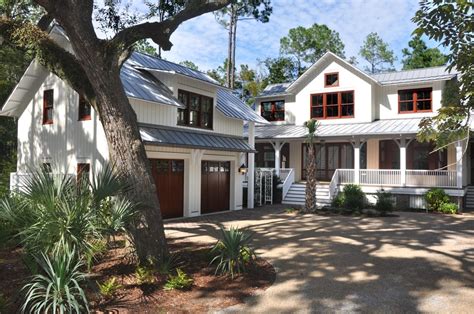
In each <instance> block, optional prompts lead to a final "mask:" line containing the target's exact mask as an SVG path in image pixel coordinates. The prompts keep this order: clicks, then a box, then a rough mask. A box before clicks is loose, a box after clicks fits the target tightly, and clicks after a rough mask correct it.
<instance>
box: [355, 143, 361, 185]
mask: <svg viewBox="0 0 474 314" xmlns="http://www.w3.org/2000/svg"><path fill="white" fill-rule="evenodd" d="M354 183H355V184H359V183H360V143H356V145H354Z"/></svg>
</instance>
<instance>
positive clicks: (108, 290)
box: [97, 277, 123, 299]
mask: <svg viewBox="0 0 474 314" xmlns="http://www.w3.org/2000/svg"><path fill="white" fill-rule="evenodd" d="M97 286H98V287H99V293H100V294H101V295H102V296H103V297H104V298H107V299H109V298H112V297H113V296H114V295H115V294H116V293H117V291H118V290H120V289H122V287H123V286H122V285H121V284H119V283H118V282H117V278H116V277H111V278H109V279H107V280H106V281H104V282H103V283H99V282H98V283H97Z"/></svg>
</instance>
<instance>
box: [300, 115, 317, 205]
mask: <svg viewBox="0 0 474 314" xmlns="http://www.w3.org/2000/svg"><path fill="white" fill-rule="evenodd" d="M304 126H305V127H306V128H307V129H308V137H307V138H306V144H307V145H306V147H307V152H308V155H307V158H306V163H307V164H306V201H305V208H304V211H305V212H315V211H316V185H317V181H316V154H315V149H314V137H315V133H316V130H317V129H318V127H319V122H318V121H317V120H308V121H306V122H305V123H304Z"/></svg>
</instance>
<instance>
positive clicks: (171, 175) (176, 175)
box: [150, 159, 184, 219]
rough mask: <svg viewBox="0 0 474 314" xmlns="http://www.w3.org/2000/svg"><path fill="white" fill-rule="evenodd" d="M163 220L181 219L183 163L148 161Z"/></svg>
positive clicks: (176, 161) (160, 160)
mask: <svg viewBox="0 0 474 314" xmlns="http://www.w3.org/2000/svg"><path fill="white" fill-rule="evenodd" d="M150 163H151V168H152V171H153V178H154V179H155V184H156V190H157V193H158V197H159V199H160V206H161V215H162V216H163V218H165V219H166V218H176V217H183V200H184V192H183V189H184V161H183V160H168V159H150Z"/></svg>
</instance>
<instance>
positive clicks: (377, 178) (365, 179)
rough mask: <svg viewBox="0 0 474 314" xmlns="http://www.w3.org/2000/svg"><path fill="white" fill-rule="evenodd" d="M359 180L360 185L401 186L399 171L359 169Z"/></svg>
mask: <svg viewBox="0 0 474 314" xmlns="http://www.w3.org/2000/svg"><path fill="white" fill-rule="evenodd" d="M359 178H360V184H362V185H379V186H384V185H389V186H400V185H402V179H401V171H400V170H395V169H394V170H389V169H360V176H359Z"/></svg>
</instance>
